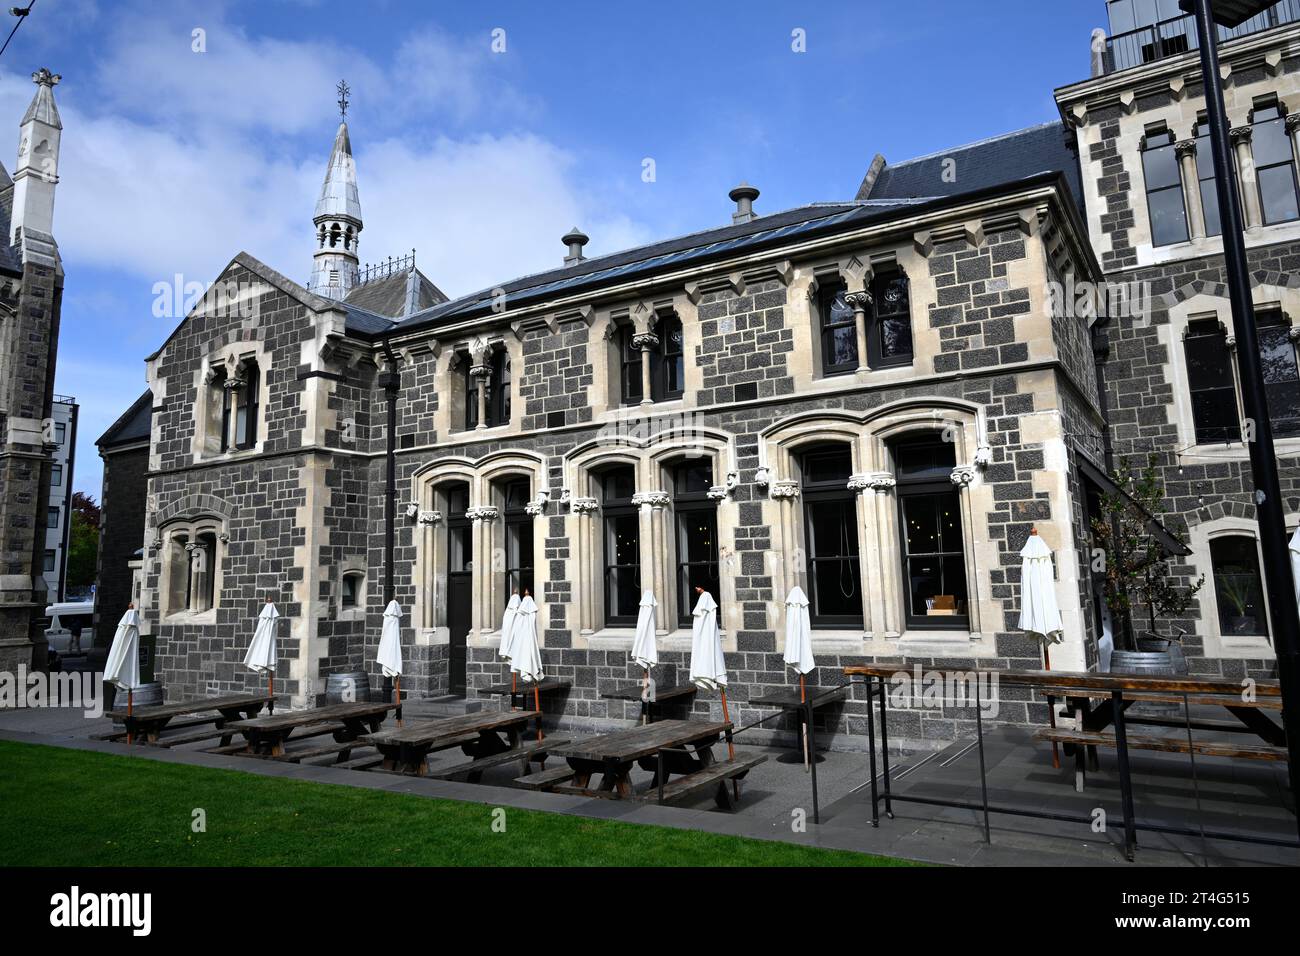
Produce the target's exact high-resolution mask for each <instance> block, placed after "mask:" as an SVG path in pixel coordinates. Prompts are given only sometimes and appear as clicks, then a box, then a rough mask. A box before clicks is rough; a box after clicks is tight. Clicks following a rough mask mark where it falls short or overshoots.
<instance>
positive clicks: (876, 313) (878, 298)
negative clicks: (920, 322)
mask: <svg viewBox="0 0 1300 956" xmlns="http://www.w3.org/2000/svg"><path fill="white" fill-rule="evenodd" d="M911 361H912V305H911V297H910V294H909V291H908V282H907V276H905V275H904V274H903V272H902V270H901V269H897V268H892V269H887V270H882V271H881V272H878V273H876V275H875V276H874V277H873V278H872V280H871V322H870V324H869V325H868V326H867V364H868V365H870V366H871V367H872V368H887V367H889V366H891V365H908V364H910V363H911Z"/></svg>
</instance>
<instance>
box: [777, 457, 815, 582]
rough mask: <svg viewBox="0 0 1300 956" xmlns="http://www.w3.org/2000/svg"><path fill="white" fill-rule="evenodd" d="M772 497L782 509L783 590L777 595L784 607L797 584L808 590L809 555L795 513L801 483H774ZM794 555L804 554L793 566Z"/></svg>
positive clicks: (781, 577)
mask: <svg viewBox="0 0 1300 956" xmlns="http://www.w3.org/2000/svg"><path fill="white" fill-rule="evenodd" d="M772 497H773V498H775V499H776V501H777V505H778V507H779V508H780V509H781V516H780V521H781V542H782V544H783V545H784V548H785V553H784V555H782V560H781V562H780V565H781V575H780V579H781V590H780V593H779V594H777V595H776V596H775V597H776V600H777V601H779V602H780V603H781V605H782V607H784V606H785V598H786V595H788V594H789V593H790V591H791V590H793V589H794V586H795V585H796V584H798V585H800V586H801V587H803V588H804V590H805V591H807V590H808V588H807V587H806V585H805V581H806V569H807V565H808V555H807V554H806V553H805V551H804V546H803V541H802V540H801V539H800V538H799V536H798V532H799V522H798V520H797V517H796V515H795V508H797V507H798V505H799V485H798V483H797V482H794V481H778V482H775V483H774V484H773V485H772ZM794 555H803V559H802V560H801V561H797V562H796V565H795V566H793V567H792V566H791V563H790V561H791V558H792V557H793V556H794Z"/></svg>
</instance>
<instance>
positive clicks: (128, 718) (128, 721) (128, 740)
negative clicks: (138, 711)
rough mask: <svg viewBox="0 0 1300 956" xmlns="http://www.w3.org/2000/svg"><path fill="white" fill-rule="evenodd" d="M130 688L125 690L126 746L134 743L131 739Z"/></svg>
mask: <svg viewBox="0 0 1300 956" xmlns="http://www.w3.org/2000/svg"><path fill="white" fill-rule="evenodd" d="M132 696H133V695H132V692H131V688H130V687H128V688H127V689H126V745H127V746H128V747H129V746H131V744H132V743H134V741H133V740H132V738H131V698H132Z"/></svg>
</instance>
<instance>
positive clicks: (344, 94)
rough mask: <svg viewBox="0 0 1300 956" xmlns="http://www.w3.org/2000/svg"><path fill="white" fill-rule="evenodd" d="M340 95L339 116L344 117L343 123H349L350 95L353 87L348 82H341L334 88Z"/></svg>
mask: <svg viewBox="0 0 1300 956" xmlns="http://www.w3.org/2000/svg"><path fill="white" fill-rule="evenodd" d="M334 89H335V91H336V92H337V93H338V94H339V99H338V103H339V115H340V116H342V117H343V122H345V123H346V122H347V121H348V94H349V93H351V92H352V87H350V86H348V81H347V80H339V85H338V86H336V87H334Z"/></svg>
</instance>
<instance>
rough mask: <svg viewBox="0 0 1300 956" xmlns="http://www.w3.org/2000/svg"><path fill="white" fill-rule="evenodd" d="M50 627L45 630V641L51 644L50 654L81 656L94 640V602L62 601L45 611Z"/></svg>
mask: <svg viewBox="0 0 1300 956" xmlns="http://www.w3.org/2000/svg"><path fill="white" fill-rule="evenodd" d="M45 616H46V617H48V618H49V619H50V626H49V627H47V628H46V629H45V639H46V640H47V641H49V642H50V652H51V653H52V654H57V655H59V656H63V655H65V654H80V653H82V652H83V651H84V650H85V649H86V648H89V647H90V645H91V643H92V642H93V640H94V629H93V625H94V620H95V602H94V601H60V602H59V603H57V604H51V605H50V606H49V607H47V608H46V609H45Z"/></svg>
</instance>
